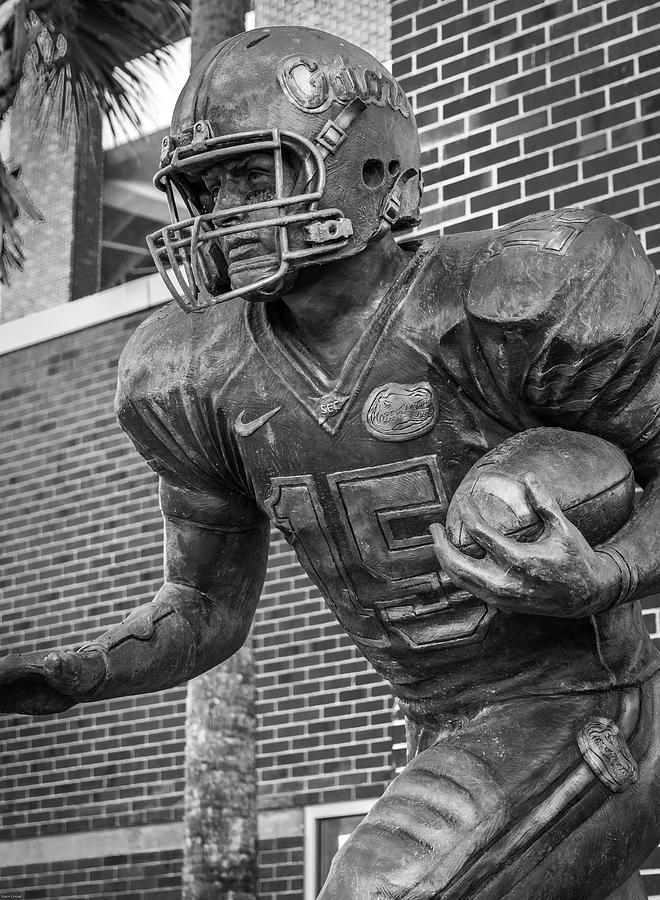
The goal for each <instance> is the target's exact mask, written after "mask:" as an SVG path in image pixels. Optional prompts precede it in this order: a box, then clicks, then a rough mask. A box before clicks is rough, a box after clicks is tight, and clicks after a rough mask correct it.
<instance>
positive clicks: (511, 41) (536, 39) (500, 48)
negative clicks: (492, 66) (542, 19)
mask: <svg viewBox="0 0 660 900" xmlns="http://www.w3.org/2000/svg"><path fill="white" fill-rule="evenodd" d="M544 43H545V31H544V29H543V28H540V29H537V30H536V31H532V32H528V33H526V34H519V35H518V36H517V37H515V38H508V39H507V40H505V41H501V42H500V43H498V44H495V59H496V60H497V59H504V57H505V56H513V55H514V54H516V53H521V52H522V51H524V50H527V49H529V47H530V46H531V47H536V46H538V47H541V45H543V44H544ZM541 65H544V63H541ZM523 68H529V67H528V66H525V65H524V63H523Z"/></svg>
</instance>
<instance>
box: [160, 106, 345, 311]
mask: <svg viewBox="0 0 660 900" xmlns="http://www.w3.org/2000/svg"><path fill="white" fill-rule="evenodd" d="M186 137H187V136H186V135H184V136H183V137H181V136H180V137H179V140H178V141H177V143H178V146H176V147H174V146H173V142H172V140H171V139H170V138H165V140H164V141H163V153H162V156H161V168H160V169H159V171H158V172H157V173H156V176H155V178H154V183H155V185H156V187H158V188H159V189H160V190H163V191H164V192H165V193H166V195H167V201H168V206H169V211H170V216H171V218H172V224H171V225H167V226H165V228H161V229H159V230H158V231H156V232H153V233H152V234H150V235H148V237H147V244H148V246H149V249H150V250H151V253H152V255H153V258H154V261H155V263H156V266H157V268H158V271H159V272H160V274H161V276H162V278H163V280H164V281H165V283H166V285H167V287H168V289H169V290H170V293H171V294H172V296H173V297H174V298H175V299H176V300H177V302H178V303H179V305H180V306H181V307H182V308H183V309H184V310H186V311H188V312H193V311H201V310H204V309H206V308H207V307H208V306H212V305H214V304H216V303H221V302H224V301H226V300H231V299H233V298H234V297H239V296H242V297H246V296H248V297H250V299H268V298H269V297H272V296H273V295H275V294H277V292H278V291H280V290H281V289H282V287H283V286H284V285H285V284H286V282H287V280H288V279H290V277H291V271H292V269H294V270H295V268H296V267H299V266H301V265H308V264H310V263H313V262H315V261H316V260H317V259H318V261H319V262H321V261H323V259H324V258H325V259H327V258H328V254H330V255H332V254H333V252H336V251H337V250H338V249H341V248H342V247H344V246H346V244H347V243H348V241H349V239H350V237H351V235H352V226H351V222H350V220H349V219H346V218H345V217H344V215H343V213H342V211H341V210H340V209H337V208H329V209H318V202H319V200H320V199H321V198H322V196H323V192H324V189H325V165H324V161H323V156H322V154H321V152H320V150H319V148H318V146H315V144H314V143H312V142H311V141H309V140H308V139H307V138H305V137H304V136H302V135H300V134H295V133H293V132H287V131H280V130H278V129H265V130H263V131H252V132H241V133H239V134H233V135H225V136H223V137H215V136H214V135H213V134H212V129H211V126H210V124H209V123H208V122H206V121H200V122H196V123H195V125H194V128H193V129H192V136H190V137H189V138H188V141H187V142H186V140H185V138H186ZM255 153H269V154H272V155H273V161H274V175H275V191H274V196H272V197H268V198H267V199H264V200H258V201H257V202H250V203H248V204H244V205H242V206H234V207H229V208H224V209H209V206H210V204H209V196H210V195H209V194H208V192H207V191H206V189H205V187H204V184H203V181H202V178H201V173H203V172H204V171H207V170H208V169H209V168H211V167H212V166H214V165H216V164H218V163H220V162H226V161H229V160H232V159H239V158H241V157H245V156H248V155H250V154H255ZM284 154H286V155H287V157H288V158H289V159H292V160H293V161H294V162H295V168H296V169H298V178H297V182H296V184H295V187H294V188H293V190H292V191H291V192H290V194H289V195H288V196H287V195H286V192H285V184H284V182H285V176H284ZM177 194H178V195H179V198H180V199H181V200H182V201H183V203H184V205H185V208H186V210H187V213H188V215H187V216H186V217H184V218H181V217H180V214H179V208H178V204H177V196H176V195H177ZM262 212H266V213H267V215H266V216H265V217H264V218H261V217H260V218H258V219H255V217H254V214H255V213H262ZM271 212H272V215H270V213H271ZM263 229H274V231H275V235H276V248H277V249H276V256H275V257H273V258H269V257H261V258H257V259H250V260H246V262H245V264H244V266H241V264H240V263H239V264H238V265H236V264H234V268H235V269H236V268H241V267H244V268H245V269H250V270H252V271H253V272H254V271H255V270H256V272H255V278H254V280H253V281H251V282H249V283H247V284H244V285H242V286H240V287H236V288H231V286H230V285H229V283H228V260H227V259H226V258H225V257H224V255H223V253H222V250H221V241H224V239H226V238H228V237H229V236H231V235H239V234H242V233H253V232H259V231H262V230H263ZM260 268H261V269H262V274H261V273H259V269H260ZM227 288H229V289H227Z"/></svg>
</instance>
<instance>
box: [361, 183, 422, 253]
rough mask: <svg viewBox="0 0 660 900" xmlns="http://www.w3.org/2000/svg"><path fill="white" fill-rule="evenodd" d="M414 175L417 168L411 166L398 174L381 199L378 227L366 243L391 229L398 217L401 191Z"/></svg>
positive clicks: (378, 238) (375, 239) (377, 238)
mask: <svg viewBox="0 0 660 900" xmlns="http://www.w3.org/2000/svg"><path fill="white" fill-rule="evenodd" d="M416 175H419V172H418V171H417V169H412V168H411V169H406V170H405V171H404V172H401V174H400V175H399V176H398V178H397V179H396V181H395V182H394V184H393V185H392V187H391V189H390V191H389V193H388V194H387V195H386V197H385V199H384V200H383V208H382V210H381V213H380V219H379V222H378V228H377V229H376V230H375V231H374V233H373V234H372V235H371V237H370V238H369V240H368V241H367V243H369V244H373V243H375V242H376V241H379V240H380V239H381V238H382V237H383V236H384V235H385V233H386V232H387V231H390V230H391V229H392V226H393V225H394V224H395V223H396V221H397V219H398V218H399V210H400V209H401V198H402V197H403V192H404V191H405V189H406V185H407V184H408V182H409V181H410V180H411V179H412V178H414V177H415V176H416Z"/></svg>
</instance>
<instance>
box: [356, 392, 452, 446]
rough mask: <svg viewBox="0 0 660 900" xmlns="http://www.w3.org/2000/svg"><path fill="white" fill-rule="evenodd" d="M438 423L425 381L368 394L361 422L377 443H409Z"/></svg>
mask: <svg viewBox="0 0 660 900" xmlns="http://www.w3.org/2000/svg"><path fill="white" fill-rule="evenodd" d="M437 420H438V403H437V400H436V398H435V394H434V393H433V388H432V387H431V385H430V384H429V383H428V381H419V382H417V384H397V383H396V382H391V383H390V384H383V385H381V386H380V387H377V388H376V389H375V390H374V391H372V392H371V393H370V394H369V396H368V397H367V401H366V403H365V404H364V407H363V409H362V421H363V422H364V426H365V428H366V429H367V431H368V432H369V434H371V435H373V437H375V438H377V439H378V440H379V441H409V440H411V439H412V438H416V437H419V436H420V435H422V434H426V433H427V432H428V431H430V430H431V429H432V428H433V426H434V425H435V423H436V422H437Z"/></svg>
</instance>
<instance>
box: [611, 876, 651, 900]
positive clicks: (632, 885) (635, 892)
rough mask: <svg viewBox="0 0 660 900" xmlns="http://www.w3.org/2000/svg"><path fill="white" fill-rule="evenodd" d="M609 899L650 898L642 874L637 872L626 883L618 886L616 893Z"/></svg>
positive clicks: (644, 899)
mask: <svg viewBox="0 0 660 900" xmlns="http://www.w3.org/2000/svg"><path fill="white" fill-rule="evenodd" d="M607 900H649V895H648V894H647V893H646V888H645V887H644V882H643V881H642V876H641V875H640V874H639V872H637V874H636V875H633V876H632V878H629V879H628V881H626V883H625V884H622V885H621V887H620V888H617V890H616V891H614V893H612V894H610V895H609V896H608V897H607Z"/></svg>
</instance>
